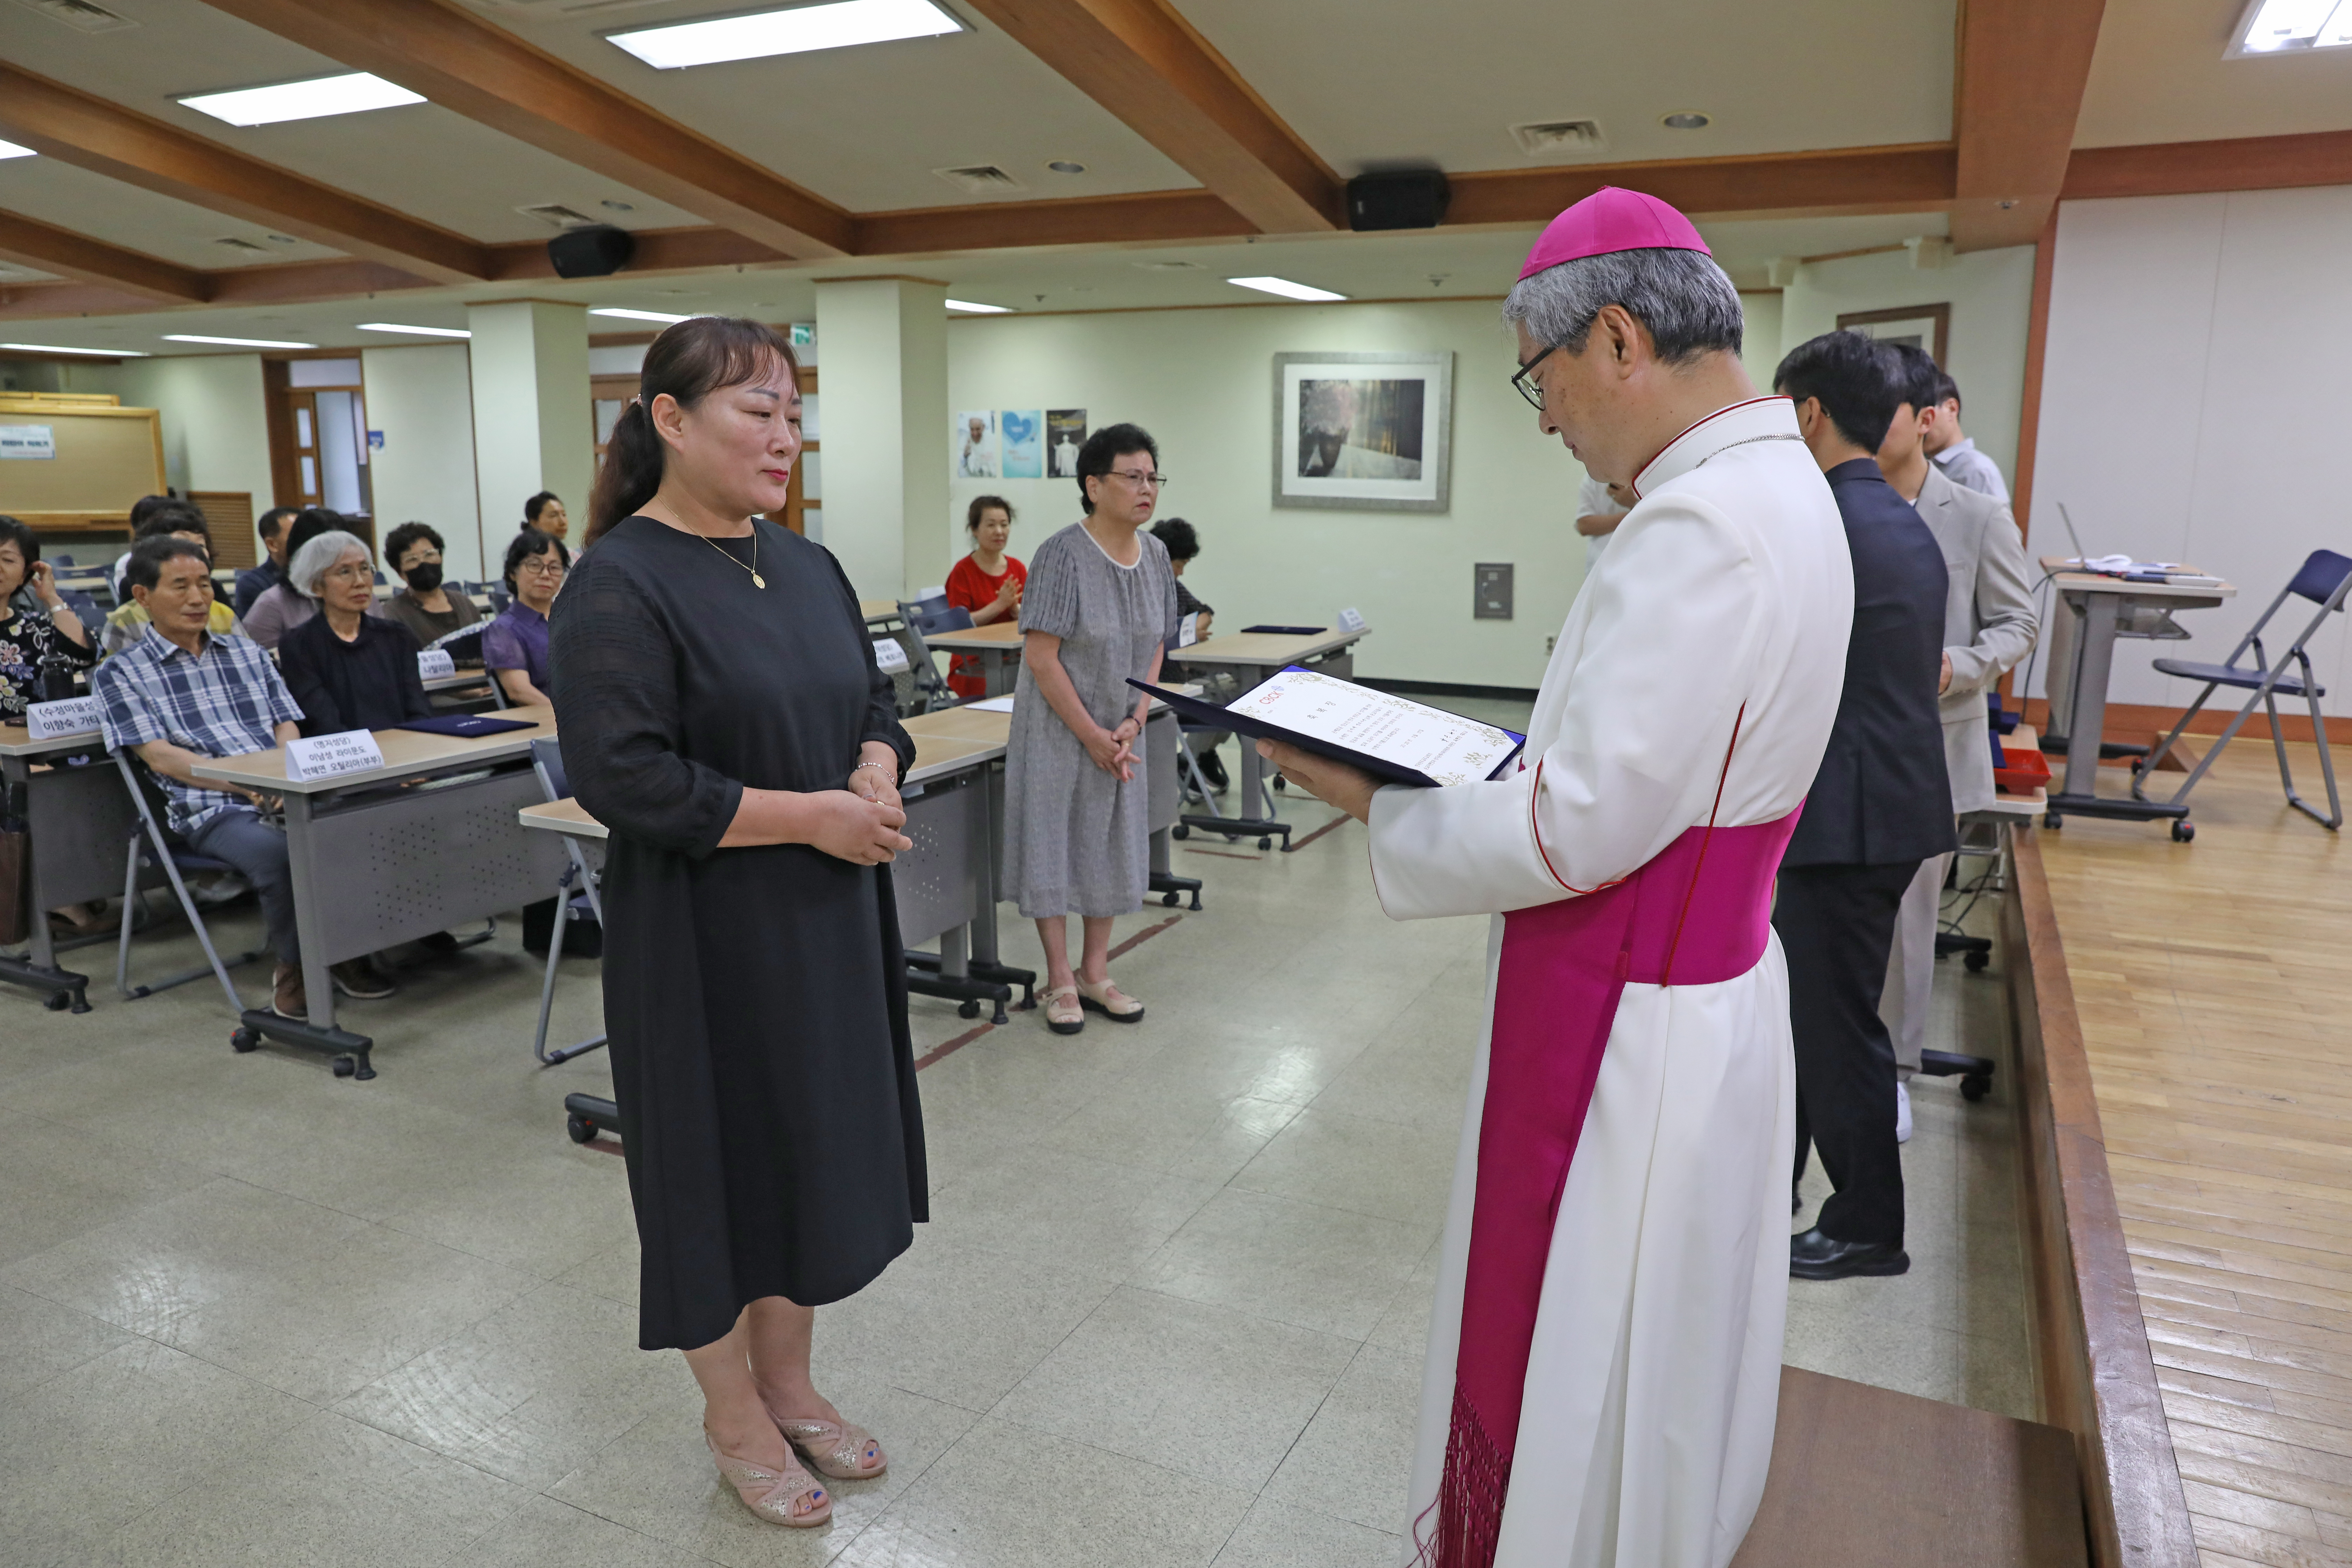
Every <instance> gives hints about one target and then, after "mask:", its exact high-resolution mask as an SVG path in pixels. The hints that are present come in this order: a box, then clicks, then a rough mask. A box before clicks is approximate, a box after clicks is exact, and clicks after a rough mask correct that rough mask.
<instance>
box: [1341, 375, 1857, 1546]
mask: <svg viewBox="0 0 2352 1568" xmlns="http://www.w3.org/2000/svg"><path fill="white" fill-rule="evenodd" d="M1635 489H1636V490H1637V492H1638V493H1639V495H1640V498H1641V499H1640V500H1639V503H1638V504H1637V505H1636V506H1635V507H1634V508H1633V511H1632V512H1631V513H1630V514H1629V515H1628V516H1627V517H1626V519H1625V521H1623V522H1622V523H1621V524H1619V525H1618V528H1617V530H1616V532H1615V534H1614V535H1613V537H1612V542H1611V545H1610V548H1609V551H1608V552H1607V554H1605V555H1604V556H1603V557H1602V558H1601V562H1600V563H1599V567H1598V570H1597V571H1596V572H1594V573H1593V574H1592V575H1591V576H1590V577H1589V578H1588V579H1587V580H1586V582H1585V584H1584V587H1583V591H1582V592H1581V593H1580V595H1578V598H1577V600H1576V603H1575V605H1574V606H1573V607H1572V608H1571V609H1570V612H1569V616H1568V620H1567V622H1566V624H1565V626H1563V627H1562V628H1561V632H1560V636H1559V643H1558V647H1557V651H1556V652H1555V653H1554V654H1553V656H1552V659H1551V663H1550V667H1549V669H1548V670H1547V671H1546V672H1545V677H1544V683H1543V689H1542V691H1541V693H1540V695H1539V696H1538V699H1537V701H1536V707H1535V712H1534V716H1533V718H1532V720H1531V721H1530V725H1529V731H1530V732H1529V734H1528V748H1527V752H1526V757H1527V759H1528V766H1527V768H1526V770H1525V771H1522V772H1519V773H1516V774H1514V775H1513V776H1511V777H1510V778H1508V779H1506V780H1503V781H1500V782H1497V783H1494V784H1476V785H1465V786H1456V787H1454V788H1450V789H1417V790H1416V789H1406V788H1386V789H1382V790H1381V791H1380V792H1379V794H1378V795H1376V796H1375V797H1374V800H1373V804H1372V808H1371V817H1370V822H1371V834H1370V838H1371V859H1372V869H1373V875H1374V879H1375V882H1376V885H1377V887H1378V889H1379V894H1380V898H1381V905H1382V907H1383V908H1384V909H1385V910H1387V912H1388V913H1389V914H1390V915H1391V917H1393V918H1396V919H1400V920H1412V919H1422V918H1427V917H1433V916H1441V915H1460V914H1469V913H1474V912H1484V913H1492V914H1495V915H1496V916H1497V917H1498V918H1497V919H1496V921H1495V929H1494V934H1493V937H1492V939H1491V940H1490V942H1489V945H1488V959H1487V975H1488V992H1487V995H1488V1019H1489V1025H1488V1031H1487V1037H1486V1038H1485V1039H1482V1041H1481V1042H1480V1046H1479V1051H1478V1058H1477V1063H1476V1067H1475V1070H1474V1072H1473V1074H1472V1078H1471V1084H1470V1093H1469V1106H1468V1114H1467V1116H1466V1118H1465V1123H1464V1129H1463V1138H1462V1152H1461V1156H1460V1160H1459V1163H1458V1164H1457V1166H1456V1168H1455V1173H1454V1188H1453V1195H1452V1200H1451V1203H1450V1205H1449V1207H1448V1211H1447V1216H1446V1224H1445V1234H1444V1244H1443V1247H1442V1248H1441V1253H1442V1258H1441V1264H1440V1268H1439V1275H1438V1288H1437V1305H1436V1310H1435V1312H1434V1315H1433V1321H1432V1323H1431V1328H1430V1341H1429V1360H1428V1367H1427V1372H1426V1373H1425V1383H1424V1388H1423V1398H1422V1411H1421V1426H1420V1432H1419V1437H1418V1440H1417V1444H1416V1451H1415V1459H1414V1467H1413V1479H1412V1512H1411V1515H1410V1517H1411V1518H1412V1520H1414V1521H1418V1525H1417V1531H1416V1533H1417V1534H1419V1535H1421V1536H1422V1537H1423V1539H1427V1538H1428V1534H1429V1526H1430V1521H1432V1520H1433V1519H1435V1518H1436V1517H1437V1516H1436V1514H1435V1513H1434V1512H1433V1505H1434V1503H1435V1500H1436V1499H1437V1498H1438V1496H1439V1491H1440V1481H1441V1477H1442V1476H1443V1475H1444V1473H1445V1460H1446V1454H1447V1443H1448V1433H1449V1427H1450V1426H1451V1425H1452V1424H1453V1422H1454V1419H1455V1416H1454V1410H1455V1405H1454V1399H1455V1392H1456V1391H1455V1373H1456V1363H1457V1356H1458V1354H1459V1352H1460V1348H1461V1347H1460V1340H1461V1333H1462V1322H1463V1312H1464V1290H1465V1273H1466V1271H1467V1268H1468V1264H1467V1259H1468V1258H1469V1256H1470V1243H1471V1233H1472V1228H1473V1227H1472V1223H1471V1221H1472V1215H1473V1212H1474V1206H1475V1205H1477V1203H1478V1184H1479V1167H1478V1151H1479V1143H1480V1131H1481V1122H1482V1119H1483V1113H1484V1111H1485V1109H1486V1090H1487V1083H1488V1075H1489V1068H1490V1063H1491V1061H1492V1060H1493V1058H1492V1049H1493V1046H1494V1041H1495V1035H1494V1020H1495V1019H1496V1016H1497V1013H1496V1008H1497V1005H1499V1004H1501V1003H1507V1002H1508V1000H1509V999H1508V997H1507V996H1506V997H1503V998H1500V999H1498V997H1497V994H1496V976H1497V973H1498V965H1497V959H1498V956H1499V955H1500V954H1501V953H1502V952H1504V948H1505V942H1504V937H1505V921H1503V920H1502V919H1501V918H1499V917H1500V916H1501V915H1503V914H1505V913H1507V912H1508V911H1511V910H1531V909H1533V908H1534V907H1535V906H1538V905H1551V904H1556V903H1558V902H1559V901H1560V900H1564V899H1567V898H1569V897H1570V896H1571V893H1570V889H1587V890H1598V889H1601V888H1603V887H1604V885H1606V884H1609V883H1612V882H1613V881H1616V880H1617V879H1622V878H1626V877H1628V876H1629V874H1632V873H1634V872H1636V871H1638V870H1639V869H1640V868H1643V867H1644V866H1645V865H1647V864H1649V863H1650V862H1652V861H1653V860H1654V859H1661V858H1662V857H1664V854H1665V852H1667V851H1668V850H1669V848H1670V847H1673V846H1675V845H1677V844H1678V843H1687V842H1689V840H1688V839H1686V838H1685V835H1686V834H1689V833H1690V832H1691V830H1693V829H1699V828H1703V827H1706V825H1708V824H1709V823H1710V821H1712V822H1713V823H1715V824H1716V825H1717V826H1720V827H1723V828H1734V827H1740V826H1753V825H1769V824H1773V823H1775V822H1777V821H1779V820H1780V819H1783V818H1786V817H1788V816H1789V815H1790V813H1791V812H1793V811H1794V810H1795V809H1796V808H1797V807H1798V805H1800V803H1801V801H1802V799H1803V797H1804V795H1805V792H1806V791H1807V789H1809V788H1810V787H1811V784H1812V780H1813V775H1814V773H1815V771H1816V769H1817V768H1818V767H1819V765H1820V763H1821V759H1822V750H1823V748H1824V746H1825V745H1826V744H1827V742H1828V739H1829V734H1830V727H1831V723H1832V720H1833V719H1834V717H1835V715H1836V711H1837V705H1838V698H1839V693H1840V690H1841V688H1842V686H1843V672H1844V664H1845V652H1846V638H1847V631H1848V628H1849V626H1850V625H1851V623H1852V620H1853V566H1852V563H1851V561H1850V560H1849V558H1848V555H1847V552H1846V544H1845V531H1844V529H1843V525H1842V524H1841V522H1840V521H1839V517H1838V511H1837V507H1836V504H1835V502H1834V501H1833V500H1832V498H1831V493H1830V489H1829V486H1828V485H1827V483H1826V482H1825V481H1824V480H1823V479H1822V474H1821V470H1820V468H1818V466H1817V465H1816V464H1815V463H1814V461H1813V459H1812V457H1811V454H1810V453H1809V452H1808V451H1807V449H1806V448H1805V447H1804V445H1803V443H1802V442H1801V440H1800V439H1799V437H1798V435H1797V426H1796V420H1795V416H1794V415H1793V413H1792V411H1791V409H1790V405H1789V402H1788V400H1787V399H1785V398H1780V397H1766V398H1758V399H1755V400H1753V401H1750V402H1746V403H1740V404H1735V405H1731V406H1730V407H1727V408H1725V409H1723V410H1720V411H1719V412H1717V413H1716V414H1714V415H1712V416H1709V417H1708V418H1706V419H1705V420H1702V421H1701V422H1699V423H1698V424H1697V425H1696V426H1692V427H1691V428H1690V429H1689V430H1687V431H1685V433H1684V434H1683V435H1682V436H1680V437H1677V438H1676V439H1675V441H1674V442H1673V443H1672V444H1670V445H1669V446H1668V447H1666V448H1665V449H1664V451H1663V452H1661V453H1660V454H1659V455H1658V456H1657V457H1656V458H1654V459H1653V460H1652V461H1651V463H1650V464H1649V465H1648V467H1646V468H1644V469H1643V471H1642V473H1641V475H1640V476H1639V478H1638V479H1636V481H1635ZM1735 725H1736V726H1737V743H1736V746H1735V744H1734V731H1735ZM1727 757H1728V761H1727ZM1538 760H1540V763H1541V766H1540V767H1539V768H1538V766H1536V765H1535V764H1536V763H1537V762H1538ZM1783 841H1784V839H1783ZM1777 863H1778V850H1777V848H1774V849H1773V850H1772V851H1771V859H1770V862H1769V864H1770V865H1777ZM1762 875H1763V877H1765V878H1766V879H1769V866H1768V867H1767V868H1766V869H1765V870H1764V871H1763V873H1762ZM1692 876H1693V879H1694V880H1693V886H1696V885H1697V884H1696V873H1695V872H1694V873H1693V874H1692ZM1768 887H1769V883H1768ZM1765 896H1766V897H1767V899H1768V900H1769V891H1768V892H1767V894H1766V895H1765ZM1594 901H1595V902H1597V900H1594ZM1684 908H1685V914H1687V913H1688V912H1689V910H1690V906H1689V904H1688V902H1687V901H1685V906H1684ZM1554 912H1562V913H1570V914H1573V913H1574V912H1575V911H1554ZM1523 918H1525V917H1523ZM1522 929H1524V928H1522ZM1677 931H1678V932H1679V928H1677ZM1758 942H1759V947H1760V949H1761V957H1760V958H1759V959H1757V960H1755V961H1754V962H1753V964H1752V967H1750V968H1748V970H1747V972H1746V973H1740V974H1738V976H1737V977H1736V978H1730V979H1726V980H1722V981H1719V982H1717V983H1713V984H1680V985H1675V986H1672V987H1668V986H1665V985H1660V984H1640V983H1638V981H1636V982H1635V983H1631V984H1625V985H1624V988H1623V991H1622V996H1621V997H1620V998H1619V1000H1618V1002H1617V1004H1616V1011H1615V1015H1614V1020H1613V1023H1610V1024H1608V1025H1607V1035H1606V1045H1605V1047H1602V1048H1601V1050H1600V1053H1599V1061H1598V1067H1597V1073H1598V1076H1597V1079H1594V1080H1592V1087H1591V1104H1590V1110H1589V1111H1588V1112H1587V1114H1586V1116H1585V1118H1584V1121H1583V1123H1582V1131H1581V1134H1580V1137H1577V1138H1575V1141H1574V1142H1573V1154H1572V1156H1571V1157H1570V1163H1569V1164H1568V1166H1567V1169H1566V1174H1565V1183H1564V1185H1561V1186H1560V1187H1559V1190H1558V1198H1557V1201H1558V1206H1557V1210H1556V1218H1555V1219H1554V1220H1553V1221H1552V1222H1551V1230H1550V1244H1549V1258H1548V1261H1547V1262H1546V1263H1545V1265H1544V1267H1543V1268H1542V1271H1541V1277H1540V1278H1541V1284H1540V1297H1539V1300H1538V1302H1537V1304H1536V1306H1535V1311H1534V1327H1533V1338H1532V1342H1531V1343H1529V1344H1528V1348H1527V1351H1526V1358H1527V1359H1526V1372H1525V1381H1524V1385H1523V1391H1522V1398H1521V1401H1520V1404H1519V1406H1518V1415H1517V1432H1516V1444H1515V1450H1514V1451H1513V1452H1511V1453H1510V1454H1509V1455H1508V1456H1507V1498H1506V1500H1505V1502H1504V1504H1503V1507H1502V1514H1501V1521H1500V1527H1499V1534H1498V1535H1495V1536H1492V1537H1490V1539H1492V1540H1493V1542H1494V1557H1493V1561H1494V1563H1496V1564H1497V1565H1498V1568H1538V1565H1541V1568H1560V1565H1562V1564H1574V1565H1577V1568H1600V1565H1602V1564H1614V1565H1622V1568H1722V1565H1723V1564H1725V1563H1728V1562H1729V1560H1730V1558H1731V1556H1732V1553H1733V1552H1735V1551H1737V1550H1738V1545H1739V1542H1740V1541H1741V1539H1742V1538H1743V1537H1744V1536H1745V1534H1746V1533H1747V1530H1748V1524H1749V1522H1750V1521H1752V1520H1753V1518H1754V1516H1755V1512H1756V1508H1757V1504H1758V1502H1759V1500H1760V1499H1761V1497H1762V1495H1763V1489H1764V1479H1765V1473H1766V1470H1767V1468H1768V1467H1769V1461H1770V1458H1771V1446H1772V1431H1773V1421H1774V1416H1775V1413H1776V1409H1777V1405H1778V1398H1779V1379H1780V1352H1781V1335H1782V1330H1783V1327H1784V1323H1785V1320H1786V1316H1787V1304H1788V1278H1789V1259H1788V1250H1787V1237H1788V1230H1787V1227H1786V1225H1785V1223H1784V1222H1785V1221H1786V1219H1787V1217H1788V1215H1787V1209H1786V1207H1785V1206H1784V1205H1785V1204H1786V1201H1787V1198H1788V1194H1789V1170H1790V1161H1791V1153H1792V1151H1791V1141H1792V1139H1793V1137H1794V1117H1795V1092H1796V1090H1795V1068H1794V1064H1793V1059H1792V1057H1791V1052H1790V1029H1789V1005H1788V984H1787V975H1786V971H1785V970H1784V968H1783V966H1782V962H1781V957H1780V947H1779V945H1778V943H1777V942H1769V939H1768V938H1767V937H1765V936H1761V935H1759V938H1758ZM1741 962H1746V961H1745V960H1743V961H1741ZM1668 963H1669V968H1671V967H1672V963H1673V961H1672V959H1671V957H1670V958H1669V961H1668ZM1619 973H1620V974H1621V976H1622V973H1624V972H1623V971H1622V969H1621V970H1620V971H1619ZM1603 1016H1604V1017H1605V1016H1606V1015H1603ZM1572 1136H1573V1135H1572ZM1482 1212H1483V1211H1482ZM1538 1234H1539V1233H1538ZM1529 1250H1530V1251H1532V1250H1536V1249H1535V1248H1532V1247H1531V1248H1529ZM1449 1495H1451V1494H1450V1493H1449ZM1416 1550H1417V1548H1416V1547H1414V1546H1412V1545H1410V1544H1409V1545H1408V1548H1407V1557H1408V1559H1410V1558H1411V1557H1412V1555H1413V1553H1414V1552H1415V1551H1416ZM1481 1554H1483V1553H1481Z"/></svg>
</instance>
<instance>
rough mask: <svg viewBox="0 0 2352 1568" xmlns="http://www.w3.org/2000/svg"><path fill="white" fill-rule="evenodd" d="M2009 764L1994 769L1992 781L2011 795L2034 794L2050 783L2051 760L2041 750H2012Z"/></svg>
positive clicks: (2007, 754) (2009, 755)
mask: <svg viewBox="0 0 2352 1568" xmlns="http://www.w3.org/2000/svg"><path fill="white" fill-rule="evenodd" d="M2002 755H2003V757H2004V758H2005V759H2006V762H2007V765H2006V766H2004V767H1998V768H1995V769H1993V771H1992V782H1993V783H1994V784H1998V785H2000V787H2001V788H2002V789H2005V790H2007V791H2008V792H2009V793H2010V794H2011V795H2032V793H2033V792H2034V791H2035V790H2038V789H2046V788H2048V787H2049V784H2050V761H2049V759H2048V758H2046V757H2044V756H2043V755H2042V753H2041V752H2027V751H2018V750H2010V751H2005V752H2003V753H2002Z"/></svg>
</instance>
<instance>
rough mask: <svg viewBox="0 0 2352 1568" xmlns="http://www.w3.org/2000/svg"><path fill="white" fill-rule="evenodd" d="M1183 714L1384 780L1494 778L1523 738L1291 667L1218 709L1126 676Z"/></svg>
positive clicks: (1452, 781)
mask: <svg viewBox="0 0 2352 1568" xmlns="http://www.w3.org/2000/svg"><path fill="white" fill-rule="evenodd" d="M1128 684H1129V685H1130V686H1134V687H1136V688H1138V689H1141V690H1145V691H1149V692H1151V693H1152V694H1153V695H1154V696H1157V697H1159V698H1160V700H1162V701H1164V702H1166V703H1167V704H1168V705H1169V706H1170V707H1171V708H1174V709H1176V710H1178V711H1179V712H1181V713H1182V714H1183V715H1184V716H1185V717H1186V718H1188V719H1192V720H1195V721H1200V722H1203V723H1213V724H1215V725H1217V726H1218V727H1219V728H1221V729H1231V730H1234V731H1237V732H1239V733H1241V734H1244V735H1254V736H1257V737H1259V738H1261V739H1265V740H1274V741H1286V742H1289V743H1291V744H1293V745H1296V746H1300V747H1303V748H1305V749H1306V750H1307V751H1311V752H1319V753H1321V754H1322V755H1324V756H1328V757H1334V758H1337V759H1339V761H1341V762H1345V763H1354V764H1355V765H1356V766H1358V767H1360V768H1362V769H1363V770H1364V771H1366V772H1367V773H1371V774H1373V775H1374V776H1376V777H1378V778H1381V779H1384V780H1387V781H1388V782H1390V783H1392V784H1434V785H1443V784H1475V783H1478V782H1480V781H1482V780H1486V779H1491V778H1495V777H1497V776H1498V775H1500V774H1501V773H1502V772H1503V771H1504V769H1506V768H1507V767H1508V766H1509V765H1510V763H1511V761H1512V759H1514V758H1515V757H1517V755H1518V753H1519V748H1520V747H1521V746H1523V745H1524V744H1526V742H1527V737H1526V736H1524V735H1520V734H1518V733H1517V732H1516V731H1510V730H1506V729H1504V728H1502V727H1501V726H1500V725H1496V724H1486V723H1481V722H1480V721H1477V720H1475V719H1465V718H1464V717H1463V716H1462V715H1461V714H1459V713H1448V712H1446V711H1445V710H1444V709H1442V708H1431V707H1428V706H1426V705H1424V704H1423V703H1419V702H1415V701H1412V700H1410V699H1408V698H1403V697H1398V696H1394V695H1392V694H1391V693H1389V692H1386V691H1375V690H1373V689H1371V688H1370V687H1368V686H1359V685H1357V684H1356V683H1355V682H1354V681H1351V680H1341V679H1339V678H1337V677H1336V676H1329V675H1322V674H1318V673H1317V672H1316V671H1314V670H1311V669H1301V668H1297V666H1293V667H1292V668H1288V669H1286V670H1284V671H1282V672H1281V673H1280V674H1278V675H1276V676H1275V677H1274V679H1271V680H1268V681H1267V682H1265V684H1264V685H1263V686H1260V687H1258V688H1257V689H1255V690H1254V691H1250V692H1247V693H1245V694H1244V695H1243V696H1241V697H1239V698H1236V699H1235V700H1234V701H1233V702H1232V703H1231V704H1229V705H1228V706H1226V707H1223V708H1219V707H1217V706H1216V705H1214V704H1213V703H1207V702H1202V701H1199V700H1195V699H1192V698H1188V697H1185V696H1183V695H1182V694H1181V693H1178V692H1173V691H1169V690H1167V689H1163V688H1160V687H1156V686H1150V685H1147V684H1146V683H1144V682H1143V681H1139V680H1130V681H1129V682H1128Z"/></svg>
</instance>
